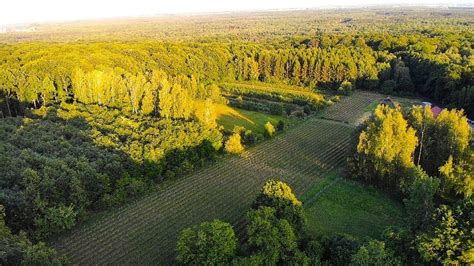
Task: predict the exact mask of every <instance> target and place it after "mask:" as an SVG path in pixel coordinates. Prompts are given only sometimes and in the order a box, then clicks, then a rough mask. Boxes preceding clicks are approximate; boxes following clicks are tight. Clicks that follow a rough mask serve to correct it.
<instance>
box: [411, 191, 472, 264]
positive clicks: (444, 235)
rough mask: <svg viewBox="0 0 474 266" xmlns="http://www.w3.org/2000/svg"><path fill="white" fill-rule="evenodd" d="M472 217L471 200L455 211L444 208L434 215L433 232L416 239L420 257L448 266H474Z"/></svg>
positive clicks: (431, 230)
mask: <svg viewBox="0 0 474 266" xmlns="http://www.w3.org/2000/svg"><path fill="white" fill-rule="evenodd" d="M473 217H474V205H473V202H472V200H468V201H466V203H464V204H463V205H460V206H455V207H454V208H450V207H449V206H447V205H441V206H440V207H439V208H438V209H436V211H435V212H434V214H433V217H432V227H431V229H429V230H428V231H427V232H425V233H421V234H420V235H418V236H417V239H416V243H417V247H418V252H420V255H421V257H422V258H423V259H424V260H425V261H426V262H438V263H443V264H446V265H449V264H459V263H465V264H471V263H474V256H473V250H474V240H473V239H474V238H473V233H474V227H473V225H472V224H471V223H472V218H473Z"/></svg>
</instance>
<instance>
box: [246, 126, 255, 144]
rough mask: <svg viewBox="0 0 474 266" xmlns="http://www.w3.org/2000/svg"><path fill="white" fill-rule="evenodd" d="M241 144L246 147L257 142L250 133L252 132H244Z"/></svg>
mask: <svg viewBox="0 0 474 266" xmlns="http://www.w3.org/2000/svg"><path fill="white" fill-rule="evenodd" d="M243 135H244V136H243V140H244V141H243V142H244V144H246V145H252V144H254V143H255V142H256V140H257V136H256V135H255V134H254V133H253V132H252V130H250V129H249V130H246V131H245V132H244V133H243Z"/></svg>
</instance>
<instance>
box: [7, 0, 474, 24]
mask: <svg viewBox="0 0 474 266" xmlns="http://www.w3.org/2000/svg"><path fill="white" fill-rule="evenodd" d="M380 5H407V6H414V5H426V6H434V5H467V6H473V5H474V2H473V1H470V0H457V1H449V0H448V1H447V0H444V1H443V0H441V1H440V0H432V1H430V0H411V1H407V0H389V1H385V2H384V3H380V1H379V0H367V1H363V2H357V3H354V1H350V0H333V1H331V4H327V2H326V1H321V0H313V1H311V0H294V1H283V0H274V1H269V0H262V1H250V0H241V1H237V2H224V1H212V0H203V1H190V0H175V1H172V2H169V1H167V2H163V1H152V0H135V1H129V0H117V1H112V0H104V1H93V0H82V1H79V0H72V1H67V2H66V1H61V0H44V1H34V0H17V1H8V2H7V3H4V4H3V6H2V8H1V9H0V25H2V26H4V25H12V24H22V23H42V22H54V21H75V20H90V19H102V18H114V17H136V16H154V15H167V14H187V13H212V12H228V11H255V10H262V11H263V10H275V9H304V8H324V7H363V6H380Z"/></svg>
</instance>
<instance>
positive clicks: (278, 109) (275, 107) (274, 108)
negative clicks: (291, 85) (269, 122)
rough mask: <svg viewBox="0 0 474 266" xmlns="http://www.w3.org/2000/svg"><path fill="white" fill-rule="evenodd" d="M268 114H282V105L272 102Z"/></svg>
mask: <svg viewBox="0 0 474 266" xmlns="http://www.w3.org/2000/svg"><path fill="white" fill-rule="evenodd" d="M270 114H272V115H283V106H282V105H281V104H279V103H273V104H271V105H270Z"/></svg>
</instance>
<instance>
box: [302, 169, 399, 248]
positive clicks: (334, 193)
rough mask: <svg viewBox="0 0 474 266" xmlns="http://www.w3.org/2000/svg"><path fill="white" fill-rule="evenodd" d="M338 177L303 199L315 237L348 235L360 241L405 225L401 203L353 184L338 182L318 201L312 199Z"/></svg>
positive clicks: (330, 177) (319, 197)
mask: <svg viewBox="0 0 474 266" xmlns="http://www.w3.org/2000/svg"><path fill="white" fill-rule="evenodd" d="M337 177H338V174H337V173H333V174H330V175H328V176H327V177H326V178H324V179H323V180H321V181H320V182H318V183H316V184H315V185H314V186H313V187H311V188H310V189H309V190H308V193H307V195H306V194H305V195H304V196H303V202H305V212H306V216H307V217H308V227H309V231H310V232H311V233H312V234H317V235H332V234H335V233H345V234H349V235H352V236H354V237H355V238H358V239H360V240H363V239H365V238H367V237H370V238H380V236H381V234H382V232H383V231H384V230H385V229H386V228H387V227H388V226H391V225H400V224H401V223H402V220H403V208H402V205H401V203H400V202H397V201H395V200H394V199H392V198H390V197H389V196H387V195H386V194H384V193H383V192H381V191H379V190H377V189H375V188H372V187H368V186H364V185H362V184H360V183H358V182H354V181H351V180H346V179H338V181H337V182H336V183H332V185H330V186H329V187H328V188H327V190H325V191H324V192H323V193H321V194H320V195H319V196H318V197H317V198H316V199H314V198H311V195H314V194H315V193H316V192H317V191H320V190H321V189H322V188H324V186H325V185H328V184H331V182H332V181H334V180H335V179H336V178H337ZM310 192H313V193H310ZM306 202H308V203H306Z"/></svg>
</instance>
